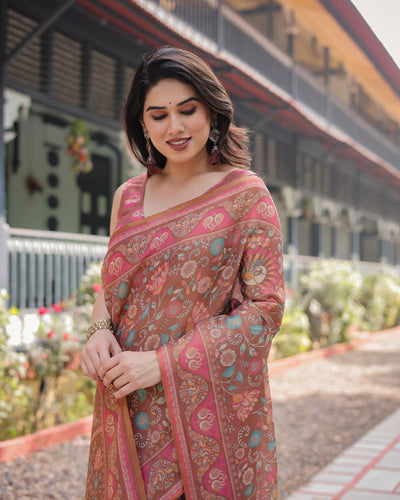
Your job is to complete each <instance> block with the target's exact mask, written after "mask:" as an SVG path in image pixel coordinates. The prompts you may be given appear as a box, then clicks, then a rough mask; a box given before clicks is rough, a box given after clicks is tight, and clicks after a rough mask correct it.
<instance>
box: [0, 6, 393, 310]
mask: <svg viewBox="0 0 400 500" xmlns="http://www.w3.org/2000/svg"><path fill="white" fill-rule="evenodd" d="M0 4H1V11H0V51H1V54H0V61H1V69H2V71H1V73H0V86H1V89H0V100H1V102H0V104H1V105H0V109H1V110H2V111H0V118H1V119H0V123H2V124H3V125H2V134H1V136H2V137H3V141H2V142H0V168H1V169H2V170H1V172H0V233H1V244H0V259H1V262H2V266H1V269H0V281H1V283H0V285H1V286H5V287H7V288H8V289H9V291H10V293H11V297H12V303H14V304H18V305H19V306H28V307H34V306H40V305H43V304H44V303H46V302H48V301H58V300H61V299H62V298H63V297H66V296H67V295H68V294H69V292H70V291H71V290H72V289H73V288H74V287H75V286H76V284H77V282H78V279H79V276H80V274H81V273H82V272H83V269H85V267H86V266H87V264H88V262H89V261H90V260H93V259H94V260H96V259H99V258H101V256H102V255H103V254H104V251H105V245H106V242H107V239H106V235H107V234H108V224H109V214H110V209H111V203H112V196H113V192H114V190H115V189H116V187H117V186H118V185H119V184H120V183H121V182H122V181H123V180H125V179H126V178H128V177H129V176H132V175H136V174H138V173H140V172H141V171H142V170H141V168H140V167H139V166H138V165H135V163H134V162H133V161H132V159H130V158H129V156H128V155H127V152H126V148H125V145H124V138H123V134H122V131H121V119H120V115H121V109H122V102H123V98H124V94H125V92H126V89H127V86H128V84H129V82H130V80H131V78H132V76H133V74H134V71H135V68H136V67H137V65H138V63H139V62H140V60H141V57H142V54H143V53H144V52H146V51H147V50H149V49H151V48H154V47H159V46H162V45H166V44H169V45H176V46H179V47H184V48H187V49H189V50H192V51H194V52H196V53H198V54H199V55H200V56H201V57H203V58H204V59H205V60H206V61H207V62H208V63H209V64H210V65H211V66H212V67H213V69H214V70H215V72H216V74H217V75H218V77H219V78H220V79H221V81H222V82H223V83H224V85H225V87H226V88H227V90H228V92H229V94H230V95H231V97H232V100H233V102H234V105H235V119H236V122H237V123H238V124H243V125H247V126H248V127H249V128H250V129H251V130H252V131H254V134H253V140H252V150H253V169H254V170H255V171H256V172H258V173H259V174H261V175H262V176H263V178H264V179H265V181H266V184H267V186H268V187H269V189H270V191H271V193H272V195H273V198H274V200H275V202H276V205H277V207H278V211H279V213H280V218H281V223H282V228H283V232H284V252H285V254H286V258H285V262H286V265H287V272H288V277H289V279H293V280H295V278H296V272H297V270H298V269H299V268H301V267H304V266H305V265H307V263H308V262H309V261H310V260H312V259H313V258H322V257H335V258H340V259H347V260H352V261H353V262H354V263H355V265H357V266H359V267H364V268H376V269H380V268H381V267H382V266H383V265H391V266H399V265H400V69H399V68H398V67H397V66H396V65H395V63H394V62H393V60H392V59H391V57H390V56H389V54H388V53H387V52H386V50H385V49H384V47H383V46H382V44H381V43H380V42H379V40H378V39H377V38H376V36H375V35H374V33H373V32H372V31H371V29H370V28H369V26H368V25H367V24H366V22H365V21H364V20H363V18H362V17H361V16H360V14H359V13H358V11H357V10H356V9H355V7H354V6H353V4H352V3H351V1H350V0H34V1H32V0H1V2H0ZM1 113H3V115H1ZM77 118H80V119H83V120H84V122H85V123H86V124H87V127H88V131H89V134H90V137H91V143H90V150H91V153H92V161H93V169H92V171H91V172H90V173H88V174H84V173H77V172H74V171H73V170H72V169H71V157H70V156H69V155H68V154H67V137H68V134H69V132H70V128H71V125H72V124H74V123H75V120H76V119H77Z"/></svg>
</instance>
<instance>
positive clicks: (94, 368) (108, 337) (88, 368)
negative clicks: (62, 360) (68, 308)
mask: <svg viewBox="0 0 400 500" xmlns="http://www.w3.org/2000/svg"><path fill="white" fill-rule="evenodd" d="M104 319H108V320H109V319H110V315H109V314H108V311H107V308H106V303H105V300H104V291H103V290H101V291H100V292H99V294H98V296H97V298H96V301H95V303H94V306H93V313H92V323H94V322H96V321H101V320H104ZM119 352H121V347H120V346H119V344H118V342H117V339H116V338H115V336H114V333H113V332H112V331H111V330H106V329H103V330H97V331H96V332H95V333H93V335H91V337H90V338H89V340H88V341H87V343H86V346H85V347H84V348H83V350H82V352H81V353H80V355H79V358H80V361H81V366H82V371H83V373H84V375H86V376H87V377H89V378H91V379H93V380H102V373H103V372H102V366H103V365H104V364H105V363H106V362H107V361H108V360H109V359H110V358H111V357H112V356H115V355H116V354H118V353H119Z"/></svg>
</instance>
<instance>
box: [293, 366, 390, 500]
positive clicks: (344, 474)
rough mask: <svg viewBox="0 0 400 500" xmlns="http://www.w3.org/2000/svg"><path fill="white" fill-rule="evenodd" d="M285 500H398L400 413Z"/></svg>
mask: <svg viewBox="0 0 400 500" xmlns="http://www.w3.org/2000/svg"><path fill="white" fill-rule="evenodd" d="M399 363H400V360H399ZM399 390H400V388H399ZM286 500H400V409H399V410H397V411H395V412H394V413H392V415H390V416H389V417H388V418H386V419H385V420H384V421H383V422H381V423H380V424H378V425H377V426H376V427H374V428H373V429H372V430H371V431H369V432H368V433H367V434H365V436H363V437H362V438H361V439H360V440H359V441H357V442H356V443H355V444H354V445H352V446H351V447H350V448H348V449H347V450H345V452H344V453H342V454H341V455H339V456H338V457H337V458H336V459H335V460H334V461H333V462H331V463H330V464H329V465H328V466H327V467H325V468H324V469H322V471H320V472H319V473H318V474H316V475H315V476H314V477H313V478H312V480H311V481H310V482H309V483H308V484H307V485H305V486H303V487H301V488H299V490H298V491H297V492H295V493H293V494H292V495H290V496H289V497H287V498H286Z"/></svg>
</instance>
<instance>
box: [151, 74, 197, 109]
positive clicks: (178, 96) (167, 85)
mask: <svg viewBox="0 0 400 500" xmlns="http://www.w3.org/2000/svg"><path fill="white" fill-rule="evenodd" d="M189 97H196V98H197V99H200V96H199V95H198V94H197V92H196V90H195V89H194V88H193V87H192V86H191V85H189V84H187V83H184V82H181V81H180V80H175V79H173V78H168V79H164V80H160V81H159V82H158V83H156V84H155V85H153V86H152V87H151V88H150V89H149V91H148V92H147V94H146V98H145V107H146V104H147V103H150V102H151V104H152V105H160V106H166V105H168V104H169V103H171V104H175V105H176V104H178V103H180V102H182V101H184V100H186V99H187V98H189ZM155 101H157V102H158V103H159V104H155Z"/></svg>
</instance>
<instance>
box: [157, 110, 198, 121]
mask: <svg viewBox="0 0 400 500" xmlns="http://www.w3.org/2000/svg"><path fill="white" fill-rule="evenodd" d="M195 111H196V107H194V108H191V109H188V110H185V111H181V112H180V113H181V115H184V116H190V115H193V113H194V112H195ZM166 116H167V114H164V115H158V116H153V117H152V118H153V120H155V121H160V120H163V119H164V118H165V117H166Z"/></svg>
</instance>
